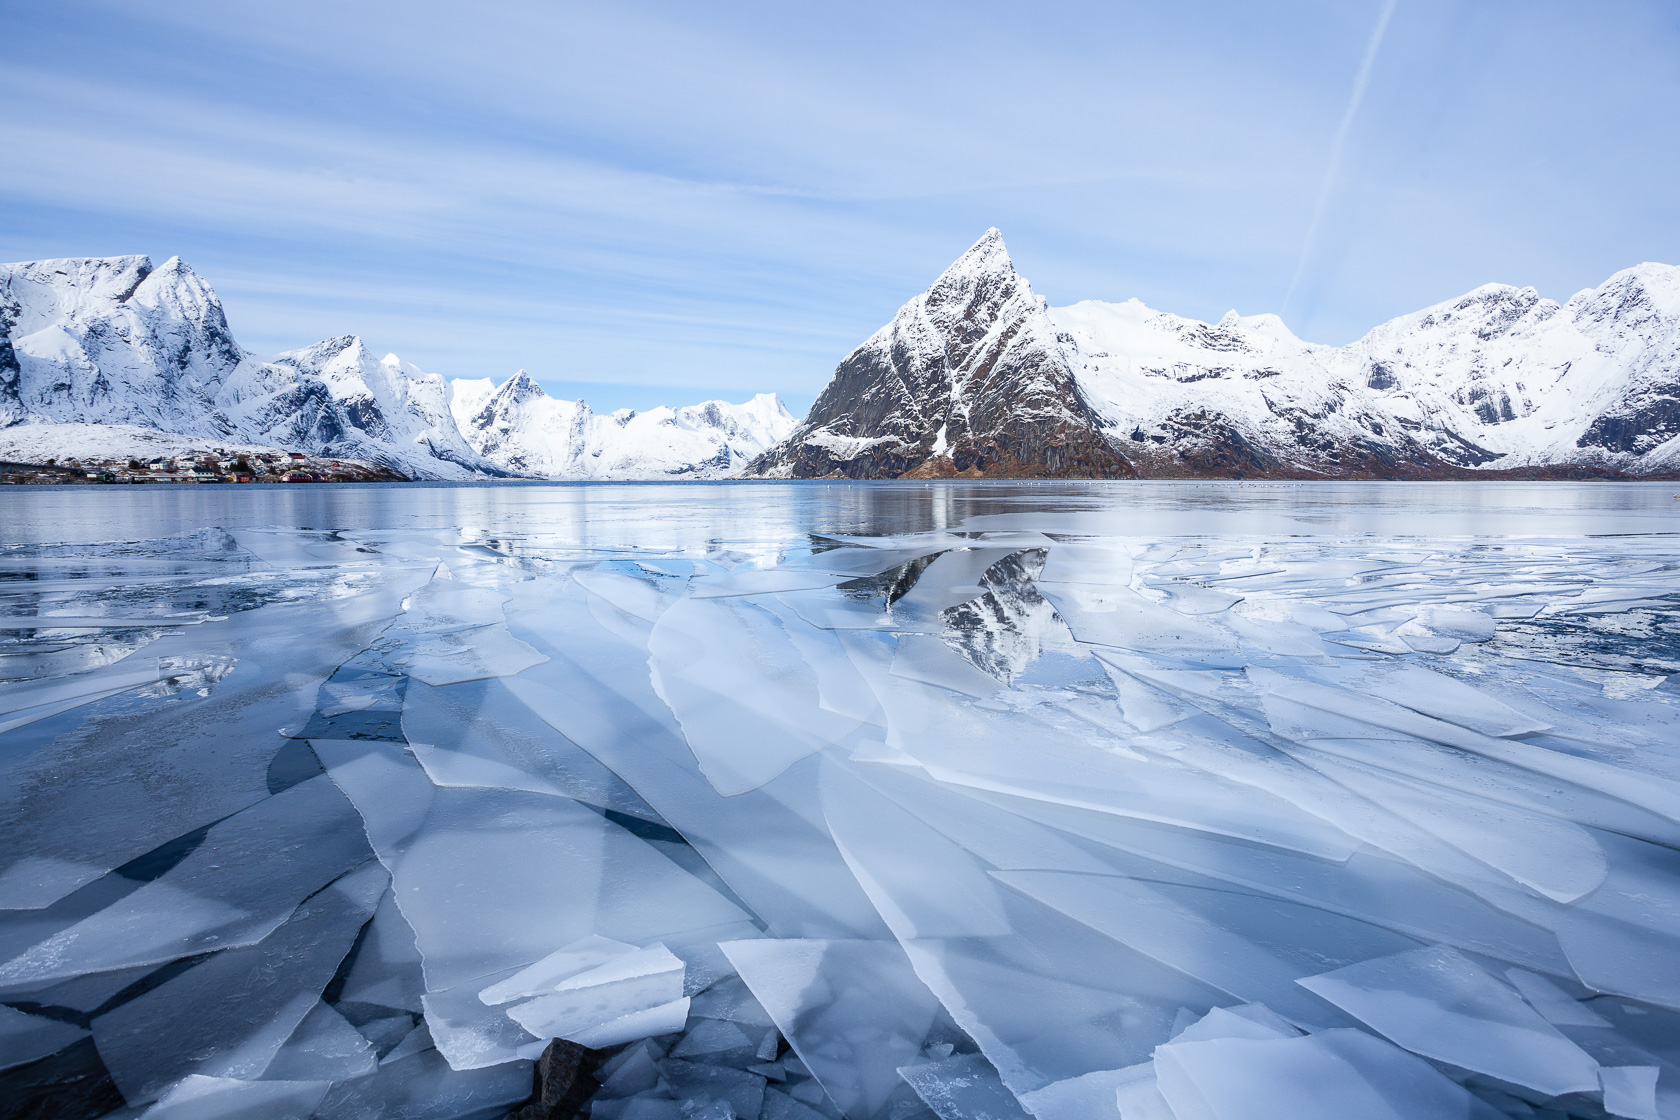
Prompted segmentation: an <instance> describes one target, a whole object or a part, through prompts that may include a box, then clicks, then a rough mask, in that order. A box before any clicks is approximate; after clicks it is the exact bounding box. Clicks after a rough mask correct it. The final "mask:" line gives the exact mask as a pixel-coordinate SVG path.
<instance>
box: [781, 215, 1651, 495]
mask: <svg viewBox="0 0 1680 1120" xmlns="http://www.w3.org/2000/svg"><path fill="white" fill-rule="evenodd" d="M750 473H753V474H757V475H761V476H766V477H784V478H785V477H792V478H811V477H824V476H844V477H852V478H891V477H898V476H901V475H931V476H937V475H945V474H959V473H975V474H987V475H1006V476H1037V475H1052V474H1062V475H1070V476H1082V477H1116V476H1124V475H1128V474H1133V473H1135V474H1137V475H1139V476H1142V477H1157V478H1171V477H1187V476H1213V477H1239V478H1240V477H1278V478H1440V477H1478V476H1482V475H1486V474H1496V475H1500V476H1509V475H1516V476H1524V477H1554V476H1555V477H1564V476H1578V475H1584V474H1605V473H1622V474H1627V475H1633V476H1655V475H1663V476H1668V475H1673V474H1676V473H1680V269H1676V268H1674V267H1671V266H1668V265H1658V264H1645V265H1640V266H1638V267H1637V268H1632V269H1628V270H1626V271H1624V272H1621V273H1618V274H1617V275H1615V276H1614V277H1612V278H1611V279H1610V280H1609V281H1608V282H1606V283H1605V284H1604V285H1603V286H1602V287H1599V288H1597V289H1591V290H1588V291H1584V292H1581V293H1579V294H1577V295H1576V296H1574V297H1573V298H1572V299H1570V300H1569V301H1568V302H1567V303H1566V304H1558V303H1556V302H1554V301H1551V300H1546V299H1543V298H1541V297H1540V295H1539V293H1537V292H1535V291H1534V289H1532V288H1521V289H1519V288H1512V287H1507V286H1503V285H1495V284H1490V285H1486V286H1484V287H1482V288H1478V289H1476V290H1475V291H1473V292H1471V293H1469V294H1468V295H1466V296H1463V297H1462V298H1460V299H1457V300H1452V301H1449V302H1447V303H1443V304H1439V305H1437V306H1435V307H1431V308H1427V309H1425V310H1423V311H1420V312H1417V313H1415V314H1412V315H1407V316H1402V317H1401V318H1398V319H1395V320H1393V321H1391V322H1389V323H1385V324H1383V325H1382V326H1380V327H1377V328H1376V329H1375V330H1373V331H1371V332H1370V334H1368V335H1366V336H1365V337H1364V338H1362V339H1360V340H1358V341H1357V342H1354V343H1352V344H1350V345H1348V346H1343V347H1335V346H1324V345H1318V344H1314V343H1309V342H1303V341H1301V340H1300V339H1298V338H1296V337H1295V336H1294V335H1293V334H1292V333H1290V331H1289V330H1288V328H1287V327H1285V326H1284V324H1283V322H1282V321H1281V320H1280V319H1278V318H1277V317H1276V316H1275V315H1255V316H1249V317H1242V316H1239V315H1237V314H1236V312H1231V313H1229V314H1227V315H1226V316H1225V317H1224V318H1223V319H1221V320H1220V321H1219V322H1218V323H1217V324H1210V323H1202V322H1197V321H1195V320H1191V319H1185V318H1182V317H1180V316H1177V315H1171V314H1167V313H1164V312H1157V311H1152V310H1151V309H1149V308H1147V307H1145V306H1144V305H1143V304H1141V303H1139V302H1137V301H1136V300H1131V301H1128V302H1126V303H1120V304H1111V303H1099V302H1085V303H1078V304H1074V305H1073V306H1071V307H1064V308H1046V307H1045V306H1044V304H1043V301H1042V300H1039V299H1038V298H1037V297H1036V296H1034V295H1033V294H1032V291H1031V288H1030V287H1029V286H1028V285H1027V282H1026V281H1025V280H1024V279H1023V278H1021V277H1020V276H1019V274H1017V273H1016V272H1015V269H1014V266H1013V264H1012V263H1011V262H1010V259H1009V255H1008V253H1007V251H1006V250H1005V249H1004V246H1003V242H1002V239H1001V237H1000V236H999V235H998V233H997V231H996V230H990V231H988V232H987V233H986V235H985V236H984V237H982V238H981V239H980V241H979V242H977V243H976V244H975V246H974V247H973V248H971V249H970V250H969V251H968V252H967V253H965V254H963V256H962V257H961V258H959V260H958V261H957V262H956V263H955V264H953V265H952V266H951V268H949V269H947V270H946V272H945V273H944V275H942V276H941V277H940V278H939V279H938V280H937V281H936V282H935V283H934V285H933V287H931V288H930V289H929V290H928V291H927V292H925V293H924V294H922V295H920V296H917V297H916V298H915V299H913V300H911V301H910V302H909V303H907V304H906V305H905V306H904V307H903V308H902V309H901V310H900V311H899V313H898V315H897V316H896V317H895V318H894V319H893V321H892V322H891V323H889V324H888V325H887V326H886V327H883V328H882V329H881V330H880V331H878V332H877V333H876V334H875V335H874V336H873V337H872V338H870V339H869V341H868V342H866V343H864V345H863V346H861V347H859V348H858V349H857V350H856V351H854V352H853V353H852V354H851V355H849V356H848V357H847V358H846V360H845V361H844V362H842V363H841V365H840V367H839V369H838V370H837V371H836V372H835V375H834V377H833V379H832V380H831V381H830V382H829V385H828V387H827V388H826V389H825V390H824V392H823V394H822V396H820V397H819V398H818V400H817V404H816V407H814V408H813V409H812V411H811V415H810V416H809V417H808V418H807V419H806V421H805V422H804V423H803V424H802V425H800V427H799V428H798V429H797V430H796V431H795V432H794V433H793V435H792V436H790V437H789V439H788V440H787V442H785V443H784V444H782V445H781V446H779V447H777V448H775V449H774V450H773V451H771V452H770V453H768V454H767V455H765V456H764V457H763V458H762V459H760V460H759V461H758V462H756V463H755V464H753V466H752V468H751V470H750Z"/></svg>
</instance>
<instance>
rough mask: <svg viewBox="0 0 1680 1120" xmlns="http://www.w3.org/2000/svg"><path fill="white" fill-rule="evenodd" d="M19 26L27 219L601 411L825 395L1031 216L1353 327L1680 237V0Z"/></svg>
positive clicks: (381, 16)
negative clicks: (910, 314)
mask: <svg viewBox="0 0 1680 1120" xmlns="http://www.w3.org/2000/svg"><path fill="white" fill-rule="evenodd" d="M1389 7H1392V11H1391V13H1389V14H1390V18H1389V19H1388V20H1387V23H1386V25H1385V28H1384V33H1383V35H1382V36H1381V40H1380V42H1377V43H1376V44H1375V50H1374V51H1373V50H1372V49H1371V48H1372V47H1373V31H1374V30H1375V29H1376V28H1377V26H1378V25H1379V22H1380V20H1381V18H1382V16H1383V15H1384V12H1385V8H1389ZM0 44H3V45H0V89H4V90H5V98H4V106H5V109H4V112H3V113H0V151H4V153H5V155H4V157H3V158H0V259H5V260H22V259H32V258H38V257H49V256H80V255H111V254H118V253H134V252H142V253H149V254H151V255H152V256H153V257H154V258H155V259H158V260H161V259H163V258H164V257H167V256H169V255H170V254H173V253H178V254H180V255H181V256H182V257H184V258H185V259H186V260H188V261H189V262H190V263H191V264H192V265H193V266H194V267H195V268H197V269H198V270H199V271H200V272H201V273H203V274H204V275H205V276H206V277H207V278H208V279H209V280H210V281H211V283H212V284H214V286H215V287H216V289H217V290H218V291H219V292H220V293H221V295H222V298H223V302H224V304H225V305H226V307H227V310H228V314H229V318H230V320H231V321H232V323H233V327H234V330H235V333H236V335H237V336H238V337H239V338H240V340H241V341H242V342H244V343H245V344H246V345H247V346H248V347H251V348H252V349H254V350H257V351H259V352H273V351H278V350H282V349H287V348H290V347H294V346H301V345H306V344H308V343H310V342H313V341H315V340H317V339H319V338H323V337H327V336H331V335H336V334H342V333H350V332H354V333H359V334H361V335H362V336H363V337H364V338H365V339H367V341H368V343H369V344H370V345H371V346H373V347H375V348H376V349H378V350H381V351H384V350H394V351H396V352H397V353H399V354H401V355H402V356H403V357H405V358H407V359H408V360H410V361H413V362H415V363H417V364H418V365H420V366H422V367H423V368H426V369H429V370H437V371H439V372H443V373H446V374H449V375H452V376H475V377H477V376H490V377H495V378H497V379H498V380H499V379H501V378H503V377H506V376H507V375H508V374H510V373H512V372H513V371H514V370H515V369H517V368H520V367H523V368H526V369H528V370H530V371H531V372H532V373H533V374H534V375H535V376H537V377H538V378H539V379H540V380H541V381H542V382H543V384H544V385H545V386H547V387H548V389H549V391H550V392H553V393H556V394H563V395H567V396H578V395H582V396H584V397H586V398H587V399H588V400H589V401H590V402H591V404H593V405H595V406H596V407H598V408H614V407H622V406H631V407H646V406H649V405H652V404H655V403H661V402H664V403H673V404H674V403H685V402H688V401H693V400H698V399H702V398H704V397H709V396H724V397H730V398H734V399H742V398H743V397H744V396H746V395H748V394H750V393H752V392H754V391H760V390H775V391H778V392H780V393H782V394H783V395H784V397H786V398H787V399H788V401H789V403H790V405H792V406H793V407H795V409H796V410H797V409H801V408H803V407H805V406H806V405H808V404H809V402H810V399H811V397H812V396H813V395H814V394H815V393H816V392H817V390H818V389H820V388H821V386H822V384H823V383H824V381H825V380H826V379H827V377H828V375H829V373H830V372H831V371H832V370H833V368H834V365H835V364H836V363H837V361H838V360H839V359H840V358H841V357H842V356H844V354H845V353H846V351H848V350H849V349H851V348H852V347H853V346H855V345H856V344H857V343H859V342H861V341H862V340H863V339H864V338H865V337H867V336H868V335H869V334H870V333H871V332H872V331H873V330H874V329H875V328H876V327H878V326H879V325H880V324H881V323H882V322H884V321H885V320H886V319H887V318H888V317H889V316H890V315H891V314H892V312H893V311H894V310H895V309H896V308H897V307H898V306H899V305H900V304H901V303H903V302H904V301H905V300H906V299H908V298H909V297H911V296H913V295H914V294H915V293H916V292H918V291H920V290H921V289H922V288H924V287H925V286H926V285H927V284H928V282H929V281H931V280H932V279H933V277H934V276H936V275H937V274H938V273H939V271H940V270H941V269H942V268H943V267H944V266H945V264H947V263H948V262H949V261H950V260H951V259H952V258H953V257H955V256H956V255H957V254H958V253H960V252H961V251H962V250H963V249H964V248H966V247H967V246H968V245H969V244H970V243H971V242H972V241H973V240H974V239H975V238H976V237H978V236H979V234H980V233H981V232H982V231H984V230H985V229H986V227H987V226H992V225H995V226H998V227H999V228H1001V229H1002V230H1003V232H1004V235H1005V238H1006V239H1007V241H1008V243H1009V246H1010V249H1011V252H1012V253H1013V255H1014V257H1015V260H1016V264H1017V266H1018V267H1019V268H1020V270H1021V271H1022V273H1023V274H1024V275H1026V276H1027V277H1028V278H1029V279H1030V280H1031V281H1032V283H1033V285H1034V287H1035V288H1036V289H1037V290H1038V291H1039V292H1040V293H1041V294H1042V295H1044V296H1045V297H1047V298H1048V299H1049V300H1050V301H1051V303H1054V304H1061V303H1070V302H1073V301H1075V300H1079V299H1113V300H1119V299H1126V298H1128V297H1131V296H1137V297H1138V298H1140V299H1142V300H1144V301H1145V302H1146V303H1148V304H1150V305H1151V306H1154V307H1157V308H1161V309H1164V310H1169V311H1175V312H1178V313H1180V314H1185V315H1192V316H1196V317H1200V318H1206V319H1217V318H1218V317H1219V316H1220V315H1221V314H1223V313H1224V312H1225V311H1226V310H1227V309H1228V308H1233V307H1234V308H1236V309H1237V310H1239V311H1241V312H1242V313H1243V314H1253V313H1256V312H1261V311H1280V312H1282V313H1283V314H1284V315H1285V316H1286V318H1287V320H1288V321H1289V323H1290V325H1291V326H1292V327H1293V328H1294V329H1295V331H1296V333H1298V334H1300V335H1301V336H1303V337H1306V338H1310V339H1313V340H1317V341H1325V342H1337V343H1339V342H1346V341H1348V340H1350V339H1352V338H1355V337H1357V336H1358V335H1360V334H1362V333H1364V331H1365V330H1367V329H1369V328H1370V327H1371V326H1374V325H1375V324H1376V323H1378V322H1380V321H1382V320H1384V319H1386V318H1389V317H1391V316H1394V315H1397V314H1401V313H1404V312H1407V311H1411V310H1415V309H1417V308H1419V307H1422V306H1424V305H1426V304H1429V303H1433V302H1436V301H1439V300H1442V299H1446V298H1449V297H1451V296H1454V295H1457V294H1459V293H1460V292H1463V291H1465V290H1467V289H1469V288H1472V287H1474V286H1476V285H1478V284H1482V283H1486V282H1488V281H1501V282H1507V283H1516V284H1532V285H1534V286H1535V287H1537V288H1539V289H1540V291H1541V292H1542V293H1544V294H1546V295H1548V296H1552V297H1556V298H1563V297H1567V296H1568V295H1569V294H1570V293H1572V292H1574V291H1576V290H1578V289H1580V288H1583V287H1588V286H1592V285H1596V284H1598V283H1600V282H1602V281H1603V280H1604V278H1605V277H1607V276H1608V275H1609V274H1610V273H1612V272H1614V271H1616V270H1617V269H1620V268H1624V267H1626V266H1628V265H1632V264H1635V263H1637V262H1639V261H1642V260H1661V261H1668V262H1671V263H1680V206H1677V205H1676V197H1677V192H1680V142H1677V141H1680V123H1677V120H1680V117H1677V113H1676V108H1677V107H1680V5H1676V4H1674V3H1673V2H1672V0H1652V2H1641V0H1612V2H1609V3H1603V4H1590V5H1589V4H1580V3H1578V2H1567V3H1566V2H1556V0H1522V2H1518V0H1325V2H1306V0H1301V2H1289V0H1281V2H1276V3H1239V2H1235V0H1225V2H1219V3H1214V2H1205V0H1204V2H1196V0H1184V2H1178V3H1170V4H1169V3H1160V2H1156V3H1126V2H1118V0H1114V2H1109V3H1043V4H1036V5H1023V4H1019V3H1001V2H998V3H990V2H976V3H964V4H956V3H939V2H929V3H922V4H905V3H902V2H900V3H843V2H834V3H828V4H820V5H819V4H810V3H789V2H786V0H784V2H782V3H723V2H714V3H708V4H694V3H671V4H662V3H652V4H650V3H637V2H633V0H631V2H616V3H612V4H595V5H584V4H571V3H562V2H526V3H521V2H513V0H506V2H501V3H492V4H479V5H468V4H461V3H447V4H445V3H433V2H428V0H405V2H403V3H386V2H383V0H358V2H354V3H352V2H348V0H331V2H329V0H286V2H285V3H270V2H265V0H242V2H241V3H238V4H226V3H220V2H218V3H211V2H208V0H205V2H199V0H149V2H148V3H146V4H144V5H136V4H132V3H119V2H116V0H108V2H107V0H54V2H52V3H22V2H14V3H5V4H0ZM1362 68H1363V70H1364V74H1365V80H1364V81H1363V82H1362V83H1361V82H1359V81H1358V79H1359V76H1360V74H1361V71H1362ZM1356 86H1358V87H1359V88H1361V89H1362V96H1361V97H1359V98H1358V100H1357V106H1356V108H1355V109H1354V111H1353V112H1351V113H1350V112H1349V109H1350V104H1351V103H1352V101H1353V95H1354V92H1355V89H1356ZM1338 137H1340V142H1339V143H1338Z"/></svg>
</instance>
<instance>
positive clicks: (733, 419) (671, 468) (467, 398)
mask: <svg viewBox="0 0 1680 1120" xmlns="http://www.w3.org/2000/svg"><path fill="white" fill-rule="evenodd" d="M451 390H452V392H451V402H450V403H451V408H452V409H453V410H454V415H455V419H456V421H457V422H458V423H459V425H460V427H461V430H462V431H463V432H464V433H465V436H466V438H467V440H468V441H469V442H470V443H471V445H472V447H473V449H474V450H475V451H476V452H477V453H478V454H480V455H482V456H483V457H484V458H486V459H488V460H490V461H491V462H493V463H495V464H497V465H498V466H500V467H502V468H504V469H506V470H508V471H511V472H514V473H518V474H527V475H538V476H542V477H547V478H567V479H661V478H726V477H729V476H731V475H735V474H738V473H740V471H741V469H742V468H744V467H745V466H746V465H747V464H748V463H749V462H750V461H752V460H753V459H754V458H755V457H757V456H758V455H760V454H761V453H763V452H764V451H765V450H766V449H768V448H769V447H772V446H774V445H775V444H776V443H778V442H779V441H781V440H782V439H784V438H786V437H787V435H788V433H789V432H790V431H792V429H793V426H794V423H795V421H794V418H793V416H792V415H790V414H789V413H788V411H787V409H786V408H785V407H784V406H783V405H782V402H781V400H780V399H778V398H777V397H776V396H775V395H774V394H771V393H761V394H759V395H758V396H756V397H754V398H753V399H752V400H750V401H747V402H746V403H744V404H729V403H727V402H724V401H706V402H705V403H703V404H697V405H689V406H687V407H684V408H677V409H671V408H664V407H660V408H654V409H650V410H648V411H646V412H636V411H633V410H631V409H620V410H619V411H617V412H613V413H611V414H609V415H606V416H600V415H597V414H596V413H595V412H594V411H593V410H591V409H590V407H589V405H587V404H586V403H584V402H583V401H581V400H578V401H567V400H556V399H555V398H553V397H551V396H549V395H548V394H547V393H546V392H544V391H543V388H542V386H540V385H538V384H537V383H536V381H535V380H533V379H532V378H531V376H530V375H529V374H527V373H526V372H525V371H524V370H520V371H519V372H518V373H517V374H515V375H514V376H513V377H510V378H509V379H508V380H507V381H505V382H503V383H502V385H500V386H499V387H496V388H494V389H492V388H491V386H490V383H489V382H488V381H485V380H467V379H461V380H457V381H454V382H452V383H451Z"/></svg>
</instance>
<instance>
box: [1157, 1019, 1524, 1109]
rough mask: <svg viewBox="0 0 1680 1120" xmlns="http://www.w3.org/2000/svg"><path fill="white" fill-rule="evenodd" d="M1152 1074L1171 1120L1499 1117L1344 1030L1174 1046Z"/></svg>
mask: <svg viewBox="0 0 1680 1120" xmlns="http://www.w3.org/2000/svg"><path fill="white" fill-rule="evenodd" d="M1155 1074H1156V1083H1157V1085H1158V1086H1159V1089H1160V1093H1161V1096H1162V1097H1163V1098H1164V1099H1165V1100H1166V1102H1167V1104H1168V1105H1169V1106H1170V1107H1171V1108H1172V1112H1173V1116H1174V1117H1175V1118H1176V1120H1275V1118H1276V1117H1280V1116H1287V1117H1290V1118H1291V1120H1346V1118H1347V1117H1350V1116H1359V1117H1370V1118H1373V1120H1418V1118H1419V1117H1425V1116H1427V1117H1430V1118H1432V1120H1434V1118H1440V1120H1498V1117H1499V1116H1500V1115H1501V1114H1500V1113H1499V1112H1497V1111H1496V1110H1494V1109H1493V1108H1492V1107H1491V1106H1489V1105H1487V1104H1485V1103H1483V1102H1482V1101H1480V1100H1478V1099H1477V1098H1475V1097H1473V1096H1471V1095H1470V1094H1469V1093H1468V1092H1466V1091H1465V1090H1464V1089H1463V1088H1461V1087H1460V1086H1458V1085H1456V1084H1454V1083H1453V1082H1452V1081H1449V1080H1448V1079H1447V1078H1446V1077H1444V1076H1442V1075H1441V1074H1440V1073H1438V1072H1436V1071H1435V1070H1434V1069H1433V1068H1432V1067H1431V1066H1429V1065H1428V1064H1427V1063H1426V1062H1424V1061H1423V1060H1422V1059H1421V1058H1417V1057H1414V1056H1413V1055H1411V1054H1408V1053H1406V1052H1405V1051H1404V1050H1401V1049H1399V1048H1397V1047H1395V1046H1391V1045H1389V1044H1388V1043H1386V1042H1383V1041H1381V1040H1380V1039H1375V1038H1372V1037H1371V1036H1370V1035H1368V1034H1363V1033H1361V1032H1359V1031H1356V1030H1349V1029H1345V1028H1344V1029H1338V1030H1330V1031H1325V1032H1323V1033H1322V1034H1313V1035H1304V1036H1302V1037H1299V1038H1291V1039H1276V1040H1254V1039H1241V1038H1226V1039H1217V1040H1211V1041H1206V1042H1186V1043H1172V1044H1168V1045H1166V1046H1162V1047H1160V1048H1159V1049H1157V1050H1156V1052H1155ZM1127 1120H1130V1118H1129V1117H1128V1118H1127Z"/></svg>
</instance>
